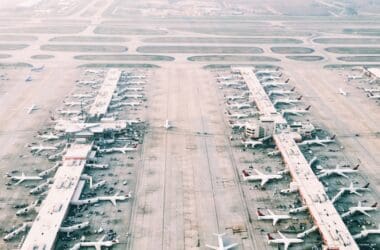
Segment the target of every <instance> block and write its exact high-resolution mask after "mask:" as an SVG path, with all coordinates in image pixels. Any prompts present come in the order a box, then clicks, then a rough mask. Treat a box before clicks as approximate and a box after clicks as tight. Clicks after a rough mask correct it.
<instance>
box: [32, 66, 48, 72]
mask: <svg viewBox="0 0 380 250" xmlns="http://www.w3.org/2000/svg"><path fill="white" fill-rule="evenodd" d="M44 68H45V65H42V66H40V67H33V68H32V69H31V71H34V72H39V71H42V70H43V69H44Z"/></svg>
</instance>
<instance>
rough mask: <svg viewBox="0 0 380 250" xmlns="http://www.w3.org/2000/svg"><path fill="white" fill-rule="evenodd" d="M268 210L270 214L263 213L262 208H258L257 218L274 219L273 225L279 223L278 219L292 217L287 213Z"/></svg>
mask: <svg viewBox="0 0 380 250" xmlns="http://www.w3.org/2000/svg"><path fill="white" fill-rule="evenodd" d="M267 210H268V213H269V214H268V215H265V214H263V213H262V212H261V211H260V209H257V219H258V220H272V221H273V226H275V225H276V224H277V222H278V221H280V220H288V219H291V218H292V217H291V216H290V215H287V214H280V215H277V214H274V213H273V212H272V211H271V210H270V209H267Z"/></svg>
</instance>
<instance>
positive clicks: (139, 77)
mask: <svg viewBox="0 0 380 250" xmlns="http://www.w3.org/2000/svg"><path fill="white" fill-rule="evenodd" d="M127 78H129V79H145V78H146V76H145V75H128V76H127Z"/></svg>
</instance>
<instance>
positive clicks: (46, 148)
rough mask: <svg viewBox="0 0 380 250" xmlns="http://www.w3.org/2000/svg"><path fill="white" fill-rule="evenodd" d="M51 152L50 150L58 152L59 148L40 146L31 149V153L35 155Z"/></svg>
mask: <svg viewBox="0 0 380 250" xmlns="http://www.w3.org/2000/svg"><path fill="white" fill-rule="evenodd" d="M48 150H49V151H50V150H57V147H55V146H43V145H41V144H40V145H38V146H31V147H30V151H31V152H33V153H36V154H38V153H40V152H42V151H48Z"/></svg>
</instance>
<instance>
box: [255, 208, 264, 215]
mask: <svg viewBox="0 0 380 250" xmlns="http://www.w3.org/2000/svg"><path fill="white" fill-rule="evenodd" d="M256 213H257V216H264V214H263V213H262V212H261V211H260V209H257V210H256Z"/></svg>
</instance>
